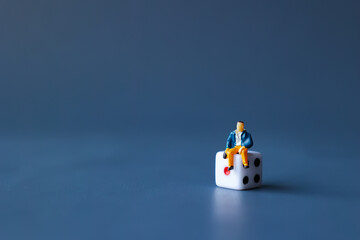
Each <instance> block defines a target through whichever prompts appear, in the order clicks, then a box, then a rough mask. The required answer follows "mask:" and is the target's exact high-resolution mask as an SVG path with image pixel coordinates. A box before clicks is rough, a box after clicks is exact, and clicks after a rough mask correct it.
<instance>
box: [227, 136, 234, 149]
mask: <svg viewBox="0 0 360 240" xmlns="http://www.w3.org/2000/svg"><path fill="white" fill-rule="evenodd" d="M232 147H233V139H232V133H230V134H229V137H228V138H227V141H226V149H228V148H232Z"/></svg>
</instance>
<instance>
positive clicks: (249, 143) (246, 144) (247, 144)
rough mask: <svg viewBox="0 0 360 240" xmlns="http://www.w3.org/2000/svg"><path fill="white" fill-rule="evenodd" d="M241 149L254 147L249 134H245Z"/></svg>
mask: <svg viewBox="0 0 360 240" xmlns="http://www.w3.org/2000/svg"><path fill="white" fill-rule="evenodd" d="M242 145H243V147H246V148H251V147H252V146H253V145H254V142H253V140H252V137H251V134H250V133H248V132H247V133H246V136H245V139H244V141H243V142H242Z"/></svg>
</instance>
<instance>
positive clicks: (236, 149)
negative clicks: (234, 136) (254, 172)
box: [225, 146, 249, 167]
mask: <svg viewBox="0 0 360 240" xmlns="http://www.w3.org/2000/svg"><path fill="white" fill-rule="evenodd" d="M240 148H241V146H236V147H234V148H227V149H226V150H225V153H226V155H227V158H228V159H229V167H230V166H234V154H237V153H238V152H239V150H240ZM247 152H248V149H247V148H246V147H243V148H242V149H241V152H240V155H241V158H242V162H243V164H244V166H248V165H249V162H248V157H247Z"/></svg>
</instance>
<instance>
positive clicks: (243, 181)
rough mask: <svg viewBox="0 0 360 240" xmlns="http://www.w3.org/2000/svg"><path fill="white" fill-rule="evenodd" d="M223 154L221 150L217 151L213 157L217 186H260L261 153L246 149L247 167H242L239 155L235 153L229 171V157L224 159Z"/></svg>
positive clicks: (240, 187)
mask: <svg viewBox="0 0 360 240" xmlns="http://www.w3.org/2000/svg"><path fill="white" fill-rule="evenodd" d="M223 154H224V152H223V151H221V152H218V153H216V158H215V182H216V185H217V186H219V187H224V188H231V189H235V190H244V189H250V188H256V187H260V186H261V182H262V164H263V162H262V156H261V153H259V152H255V151H248V161H249V168H244V167H243V164H242V158H241V155H240V154H235V155H234V169H232V170H231V171H228V170H227V168H228V166H229V159H224V158H223ZM229 172H230V173H229Z"/></svg>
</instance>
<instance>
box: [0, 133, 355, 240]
mask: <svg viewBox="0 0 360 240" xmlns="http://www.w3.org/2000/svg"><path fill="white" fill-rule="evenodd" d="M226 135H227V134H223V136H222V137H224V139H222V140H224V141H225V139H226ZM220 137H221V136H216V138H215V136H211V135H206V134H204V135H203V136H181V135H179V137H178V138H177V139H176V141H171V142H168V140H167V139H168V136H166V135H165V136H148V137H146V136H143V138H142V139H143V140H146V141H148V142H149V144H146V145H144V146H142V147H141V148H137V147H135V146H134V145H133V143H134V142H136V139H135V138H131V137H126V138H123V137H120V136H117V137H115V136H112V137H109V136H82V137H79V136H78V137H76V136H62V137H49V136H48V137H37V138H34V137H31V138H20V137H13V138H10V139H6V140H3V141H2V143H1V153H2V161H1V165H0V169H1V178H0V183H1V185H0V189H1V196H2V197H1V198H0V207H1V209H2V214H1V216H0V219H1V225H2V228H1V232H0V234H1V237H2V238H3V239H24V238H26V239H99V238H103V239H134V238H143V239H149V238H152V239H169V238H171V239H198V238H202V239H205V238H206V239H207V238H208V239H224V236H226V239H243V238H245V239H248V238H251V239H306V238H311V239H312V238H317V239H339V238H341V239H357V238H358V237H359V236H360V233H359V222H358V221H357V217H358V216H359V213H360V207H359V201H360V192H359V187H360V184H359V181H357V176H358V169H359V167H360V166H359V165H360V164H359V161H354V160H355V159H358V158H359V155H358V154H356V155H354V154H353V153H351V152H348V151H345V150H343V149H337V148H336V146H335V145H334V146H332V145H329V146H328V147H329V149H333V151H325V149H318V150H316V149H315V148H312V147H311V146H309V145H307V144H303V143H301V142H299V141H297V140H296V139H291V141H290V139H289V138H287V139H286V138H273V137H269V136H264V135H263V136H261V135H257V134H255V135H254V138H255V139H256V140H257V141H256V145H255V146H254V149H255V150H261V152H262V154H263V155H264V169H263V171H264V175H263V184H264V185H263V187H262V188H260V189H256V190H249V191H234V190H227V189H222V188H218V187H216V186H215V183H214V164H215V162H214V161H215V152H216V151H217V150H221V149H220V148H219V147H220V146H223V141H219V140H220ZM255 139H254V140H255ZM198 142H202V143H203V144H200V145H199V144H197V143H198ZM268 143H272V144H271V146H270V145H269V144H268ZM164 144H166V145H167V147H166V148H162V147H160V146H162V145H164ZM332 147H333V148H332ZM326 149H327V147H326Z"/></svg>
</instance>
